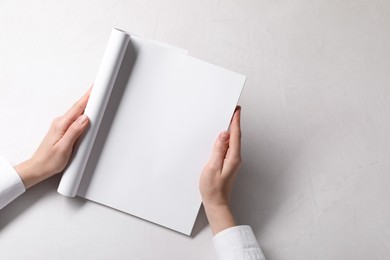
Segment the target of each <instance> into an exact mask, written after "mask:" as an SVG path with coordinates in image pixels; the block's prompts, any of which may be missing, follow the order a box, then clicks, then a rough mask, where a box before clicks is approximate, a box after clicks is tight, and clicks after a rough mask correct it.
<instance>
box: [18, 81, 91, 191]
mask: <svg viewBox="0 0 390 260" xmlns="http://www.w3.org/2000/svg"><path fill="white" fill-rule="evenodd" d="M90 93H91V88H90V89H89V90H88V91H87V93H85V95H84V96H83V97H82V98H81V99H80V100H79V101H77V102H76V103H75V104H74V105H73V106H72V107H71V108H70V109H69V111H68V112H66V113H65V114H64V115H63V116H61V117H58V118H56V119H54V120H53V122H52V124H51V126H50V129H49V131H48V133H47V134H46V136H45V137H44V139H43V141H42V143H41V145H40V146H39V147H38V149H37V150H36V152H35V153H34V155H33V156H32V157H31V158H30V159H29V160H27V161H25V162H23V163H21V164H19V165H17V166H15V170H16V172H17V173H18V174H19V176H20V178H21V179H22V181H23V183H24V186H25V187H26V188H29V187H31V186H33V185H35V184H37V183H38V182H41V181H43V180H45V179H47V178H49V177H51V176H53V175H54V174H57V173H59V172H61V171H62V170H64V169H65V167H66V165H67V164H68V162H69V159H70V157H71V155H72V152H73V146H74V144H75V142H76V140H77V139H78V138H79V137H80V136H81V134H82V133H83V132H84V131H85V129H86V128H87V126H88V123H89V119H88V117H87V116H86V115H83V113H84V109H85V107H86V105H87V102H88V99H89V95H90Z"/></svg>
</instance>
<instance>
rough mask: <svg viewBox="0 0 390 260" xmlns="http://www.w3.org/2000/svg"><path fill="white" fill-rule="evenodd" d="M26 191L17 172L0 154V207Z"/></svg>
mask: <svg viewBox="0 0 390 260" xmlns="http://www.w3.org/2000/svg"><path fill="white" fill-rule="evenodd" d="M25 191H26V188H25V187H24V184H23V182H22V180H21V179H20V177H19V174H18V173H17V172H16V171H15V169H14V168H13V167H12V166H11V165H10V164H9V163H8V162H7V161H6V160H5V159H4V158H3V157H1V156H0V209H2V208H3V207H5V206H6V205H7V204H8V203H10V202H11V201H13V200H14V199H16V198H17V197H18V196H19V195H20V194H22V193H23V192H25Z"/></svg>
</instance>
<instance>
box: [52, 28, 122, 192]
mask: <svg viewBox="0 0 390 260" xmlns="http://www.w3.org/2000/svg"><path fill="white" fill-rule="evenodd" d="M129 40H130V35H129V34H127V33H125V32H122V31H120V30H117V29H113V30H112V32H111V35H110V38H109V41H108V44H107V47H106V50H105V52H104V55H103V60H102V62H101V65H100V68H99V71H98V74H97V78H96V80H95V83H94V87H93V89H92V92H91V96H90V98H89V101H88V105H87V107H86V108H85V111H84V114H85V115H87V116H88V117H89V120H90V126H89V128H88V130H87V131H86V133H85V134H84V135H83V136H82V137H81V139H82V141H81V142H80V143H79V144H80V146H79V147H78V149H77V152H76V153H75V154H74V157H73V159H72V161H71V162H70V164H69V166H68V167H67V168H66V170H65V171H64V174H63V176H62V179H61V182H60V185H59V187H58V190H57V191H58V192H59V193H61V194H62V195H64V196H68V197H74V196H76V193H77V190H78V187H79V185H80V181H81V178H82V175H83V172H84V169H85V166H86V164H87V161H88V157H89V154H90V152H91V149H92V146H93V143H94V141H95V138H96V135H97V132H98V130H99V126H100V123H101V121H102V118H103V114H104V111H105V109H106V106H107V103H108V100H109V98H110V94H111V91H112V88H113V86H114V83H115V79H116V77H117V74H118V71H119V68H120V65H121V63H122V59H123V56H124V54H125V51H126V48H127V45H128V43H129Z"/></svg>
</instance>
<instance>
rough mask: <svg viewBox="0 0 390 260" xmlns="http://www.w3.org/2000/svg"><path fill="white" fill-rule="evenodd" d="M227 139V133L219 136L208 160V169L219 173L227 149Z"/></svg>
mask: <svg viewBox="0 0 390 260" xmlns="http://www.w3.org/2000/svg"><path fill="white" fill-rule="evenodd" d="M229 137H230V134H229V133H228V132H222V133H220V134H219V136H218V138H217V141H216V142H215V144H214V148H213V152H212V154H211V157H210V160H209V162H208V166H209V167H211V168H213V169H217V170H219V171H221V170H222V166H223V162H224V160H225V156H226V152H227V150H228V149H229Z"/></svg>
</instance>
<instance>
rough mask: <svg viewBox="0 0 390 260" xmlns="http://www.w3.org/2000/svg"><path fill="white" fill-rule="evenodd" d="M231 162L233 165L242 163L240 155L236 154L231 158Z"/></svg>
mask: <svg viewBox="0 0 390 260" xmlns="http://www.w3.org/2000/svg"><path fill="white" fill-rule="evenodd" d="M231 163H232V164H233V165H234V166H237V167H238V166H240V165H241V163H242V160H241V156H237V157H235V158H232V159H231Z"/></svg>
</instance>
